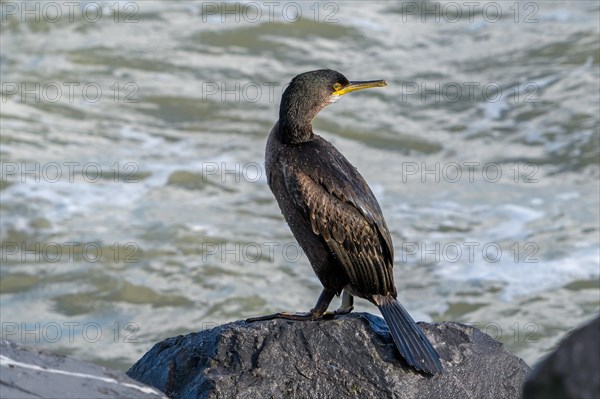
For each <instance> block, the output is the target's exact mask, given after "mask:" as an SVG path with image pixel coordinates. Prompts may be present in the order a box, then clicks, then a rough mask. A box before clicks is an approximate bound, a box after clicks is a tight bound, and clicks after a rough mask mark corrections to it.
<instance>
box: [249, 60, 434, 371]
mask: <svg viewBox="0 0 600 399" xmlns="http://www.w3.org/2000/svg"><path fill="white" fill-rule="evenodd" d="M386 85H387V83H386V82H385V81H384V80H374V81H365V82H350V81H348V79H346V77H345V76H344V75H342V74H341V73H339V72H336V71H333V70H330V69H321V70H317V71H311V72H306V73H303V74H300V75H298V76H296V77H295V78H294V79H292V81H291V82H290V84H289V86H288V87H287V88H286V90H285V91H284V93H283V96H282V98H281V106H280V108H279V121H278V122H277V123H276V124H275V126H273V129H272V130H271V133H270V135H269V139H268V141H267V148H266V154H265V166H266V171H267V180H268V184H269V187H270V188H271V191H272V192H273V194H274V195H275V198H276V199H277V202H278V203H279V207H280V208H281V212H282V213H283V216H284V217H285V219H286V221H287V223H288V225H289V226H290V229H291V230H292V232H293V234H294V237H295V238H296V240H297V241H298V243H299V244H300V246H301V247H302V249H303V250H304V252H305V253H306V255H307V257H308V259H309V261H310V263H311V265H312V267H313V269H314V271H315V273H316V275H317V277H318V278H319V280H320V281H321V283H322V284H323V291H322V292H321V295H320V297H319V299H318V301H317V304H316V306H315V307H314V308H313V309H311V310H310V311H309V312H307V313H285V312H284V313H276V314H273V315H268V316H262V317H256V318H251V319H248V321H249V322H253V321H258V320H270V319H274V318H284V319H291V320H317V319H320V318H323V317H324V316H328V317H331V316H332V315H337V314H345V313H349V312H351V311H352V309H353V296H358V297H360V298H364V299H366V300H368V301H370V302H372V303H373V304H375V305H376V306H377V307H378V308H379V310H380V311H381V314H382V315H383V317H384V319H385V321H386V322H387V324H388V326H389V328H390V332H391V334H392V337H393V340H394V342H395V344H396V346H397V348H398V350H399V352H400V354H401V355H402V356H403V357H404V359H405V360H406V362H407V363H408V364H409V365H411V366H412V367H414V368H415V369H417V370H421V371H423V372H426V373H429V374H435V373H440V372H441V371H442V365H441V363H440V359H439V355H438V353H437V352H436V351H435V349H434V348H433V346H432V345H431V343H430V342H429V341H428V339H427V337H426V336H425V334H424V333H423V332H422V331H421V329H420V328H419V327H418V326H417V324H416V323H415V322H414V320H413V319H412V317H411V316H410V315H409V314H408V312H407V311H406V309H404V307H403V306H402V305H401V304H400V302H398V301H397V300H396V296H397V294H396V287H395V284H394V276H393V274H392V268H393V262H394V248H393V246H392V238H391V236H390V233H389V230H388V228H387V225H386V223H385V220H384V218H383V215H382V213H381V209H380V207H379V204H378V203H377V200H376V199H375V196H374V195H373V192H372V191H371V189H370V188H369V186H368V185H367V183H366V182H365V180H364V179H363V177H362V176H361V175H360V174H359V173H358V171H357V170H356V168H355V167H354V166H352V164H350V162H348V160H347V159H346V158H345V157H344V156H343V155H342V154H341V153H340V152H339V151H338V150H337V149H335V147H334V146H333V145H331V144H330V143H329V142H328V141H327V140H325V139H323V138H322V137H320V136H318V135H316V134H314V133H313V129H312V125H311V122H312V120H313V118H314V117H315V116H316V115H317V113H318V112H319V111H320V110H321V109H323V108H324V107H325V106H327V105H328V104H330V103H332V102H335V101H336V100H337V99H338V98H339V97H340V96H342V95H344V94H346V93H350V92H352V91H356V90H361V89H366V88H370V87H382V86H386ZM342 291H343V296H342V306H341V307H340V308H339V309H338V310H336V311H335V312H327V308H328V307H329V304H330V302H331V300H332V299H333V297H334V296H336V295H340V293H342Z"/></svg>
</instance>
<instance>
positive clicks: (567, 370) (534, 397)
mask: <svg viewBox="0 0 600 399" xmlns="http://www.w3.org/2000/svg"><path fill="white" fill-rule="evenodd" d="M523 398H524V399H552V398H557V399H564V398H571V399H578V398H581V399H588V398H589V399H595V398H600V317H597V318H596V319H594V320H593V321H591V322H590V323H588V324H586V325H584V326H583V327H580V328H578V329H576V330H575V331H573V332H572V333H571V334H570V335H569V336H568V337H567V338H565V339H564V340H563V341H562V342H561V343H560V345H559V346H558V349H556V350H555V351H554V352H552V353H551V354H550V355H549V356H548V357H546V358H545V359H544V360H542V361H541V362H540V363H539V364H538V365H536V366H535V368H534V370H533V372H532V373H531V375H530V377H529V379H528V380H527V383H526V384H525V389H524V392H523Z"/></svg>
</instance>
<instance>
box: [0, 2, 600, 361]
mask: <svg viewBox="0 0 600 399" xmlns="http://www.w3.org/2000/svg"><path fill="white" fill-rule="evenodd" d="M24 4H25V3H22V2H2V10H1V11H2V35H1V41H2V42H1V45H2V46H1V48H2V49H1V51H2V53H1V61H0V68H1V70H0V71H1V74H2V99H1V102H0V106H1V116H2V119H1V133H2V135H1V156H2V185H1V186H0V195H1V200H2V204H1V216H2V220H1V227H2V230H1V240H2V267H1V280H0V288H1V291H0V292H1V295H0V300H1V307H0V314H1V318H2V337H3V338H8V339H12V340H15V341H17V342H21V343H24V344H28V345H38V346H40V347H46V348H50V349H52V350H55V351H62V352H64V353H71V354H74V355H77V356H79V357H81V358H85V359H88V360H92V361H95V362H98V363H102V364H106V365H110V366H112V367H116V368H121V369H127V368H128V367H129V366H130V365H131V364H132V363H133V362H134V361H135V360H137V359H138V358H139V357H140V356H141V355H142V354H143V353H144V352H145V351H146V350H148V349H149V348H150V347H151V345H153V343H155V342H157V341H159V340H162V339H164V338H167V337H169V336H173V335H176V334H184V333H188V332H192V331H197V330H200V329H204V328H208V327H210V326H213V325H215V324H218V323H224V322H228V321H233V320H238V319H241V318H245V317H249V316H255V315H260V314H264V313H267V312H273V311H279V310H293V311H305V310H308V309H310V308H311V307H312V306H313V305H314V303H315V301H316V299H317V297H318V294H319V292H320V288H321V286H320V283H319V282H318V280H317V279H316V277H315V276H314V274H313V272H312V270H311V268H310V265H309V264H308V261H307V259H306V257H305V256H304V255H302V254H301V253H300V252H299V248H298V246H297V244H296V243H295V241H294V239H293V236H292V235H291V233H290V231H289V229H288V227H287V225H286V224H285V222H284V220H283V218H282V216H281V214H280V211H279V209H278V207H277V204H276V202H275V200H274V198H273V196H272V194H271V192H270V191H269V189H268V187H267V184H266V179H265V174H264V170H263V159H264V145H265V141H266V137H267V135H268V132H269V130H270V129H271V127H272V125H273V123H274V122H275V121H276V119H277V114H278V106H279V98H280V96H281V93H282V90H283V89H284V88H285V84H286V82H289V80H290V79H291V78H292V77H293V76H294V75H296V74H298V73H301V72H304V71H307V70H312V69H317V68H323V67H327V68H332V69H336V70H339V71H341V72H342V73H344V74H345V75H346V76H347V77H348V78H349V79H351V80H352V79H353V80H370V79H386V80H387V81H388V86H387V87H386V88H377V89H372V90H368V91H364V92H360V93H352V94H349V95H347V96H344V97H343V98H342V99H340V100H339V102H338V103H337V104H333V105H331V106H329V107H328V108H327V109H325V110H324V111H322V112H321V114H320V115H319V116H318V117H317V119H316V120H315V121H314V124H313V126H314V129H315V130H316V131H318V132H319V133H320V134H321V135H322V136H324V137H326V138H327V139H328V140H330V141H331V142H333V143H334V145H336V146H337V147H338V148H339V149H340V151H341V152H342V153H344V154H345V155H346V156H347V158H348V159H349V160H350V161H351V162H352V163H353V164H354V165H355V166H356V167H357V168H358V170H359V171H360V172H361V174H362V175H363V176H364V177H365V179H366V180H367V181H368V182H369V184H370V186H371V188H372V189H373V191H374V193H375V195H376V196H377V198H378V200H379V202H380V205H381V208H382V210H383V213H384V215H385V217H386V220H387V224H388V226H389V228H390V230H391V233H392V237H393V240H394V246H395V252H396V255H395V257H396V262H395V264H396V265H395V269H394V271H395V279H396V284H397V286H398V291H399V296H400V298H401V300H402V302H403V303H404V304H405V306H406V307H407V308H408V309H409V310H410V312H411V313H412V314H413V315H414V316H415V318H416V319H420V320H433V321H445V320H454V321H461V322H465V323H471V324H473V325H475V326H477V327H479V328H481V329H483V330H484V331H486V332H487V333H488V334H490V335H492V336H493V337H495V338H497V339H499V340H501V341H502V342H504V343H505V344H506V346H507V347H508V348H509V349H510V350H512V351H513V352H514V353H516V354H517V355H519V356H521V357H523V358H524V359H525V360H526V361H527V362H528V363H530V364H533V363H534V362H535V361H536V360H537V359H538V358H539V357H540V356H542V355H543V354H545V353H547V352H548V351H549V350H551V349H552V348H553V347H554V346H555V345H556V343H557V342H558V341H559V340H560V339H561V338H562V337H563V336H564V335H565V334H566V333H567V332H568V331H570V330H571V329H572V328H574V327H575V326H576V325H579V324H581V323H582V322H585V321H586V320H588V319H590V318H592V317H593V316H594V315H596V314H597V313H598V310H599V308H600V303H599V291H600V284H599V278H600V276H599V275H600V273H599V268H600V260H599V256H600V255H599V249H598V248H599V231H598V229H599V183H598V181H599V180H598V177H599V156H600V155H599V154H600V153H599V148H600V147H599V133H598V129H599V112H598V111H599V107H600V102H599V94H598V93H599V91H598V90H599V83H600V78H599V65H600V56H599V54H600V52H599V51H600V45H599V39H598V37H599V36H598V35H599V33H600V28H599V25H598V24H599V23H598V21H599V14H600V12H599V6H598V3H597V2H596V1H577V2H550V1H543V2H541V1H537V2H535V1H534V2H525V1H522V2H517V1H514V2H513V1H496V2H441V3H435V2H426V3H416V2H398V3H394V2H380V3H373V2H369V3H367V2H363V3H361V2H323V3H309V2H306V3H302V4H300V3H284V2H270V3H268V2H267V3H261V2H251V3H247V4H246V3H244V4H242V3H236V2H227V3H221V2H204V3H200V2H192V3H180V2H177V3H175V2H167V1H165V2H159V1H148V2H126V1H122V2H106V3H104V2H102V3H95V2H73V3H69V5H65V4H62V3H61V2H56V3H47V2H41V3H32V2H29V3H28V5H27V6H25V5H24ZM25 7H27V8H26V9H25ZM335 305H337V303H336V304H332V307H333V306H335ZM356 309H357V310H359V311H368V312H377V309H376V308H375V307H373V306H372V305H370V304H369V303H367V302H366V301H362V300H359V301H358V303H357V304H356Z"/></svg>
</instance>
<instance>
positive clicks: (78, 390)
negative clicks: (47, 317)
mask: <svg viewBox="0 0 600 399" xmlns="http://www.w3.org/2000/svg"><path fill="white" fill-rule="evenodd" d="M0 398H2V399H12V398H53V399H54V398H61V399H69V398H77V399H86V398H90V399H91V398H94V399H104V398H131V399H136V398H140V399H141V398H148V399H157V398H166V397H165V396H164V395H163V394H162V393H161V392H158V391H157V390H156V389H155V388H151V387H148V386H145V385H143V384H140V383H139V382H137V381H135V380H132V379H131V378H129V377H127V376H126V375H124V374H122V373H120V372H118V371H113V370H109V369H107V368H105V367H101V366H97V365H95V364H92V363H87V362H83V361H81V360H76V359H73V358H70V357H67V356H62V355H55V354H52V353H48V352H45V351H41V350H36V349H32V348H27V347H23V346H20V345H17V344H15V343H14V342H10V341H1V342H0Z"/></svg>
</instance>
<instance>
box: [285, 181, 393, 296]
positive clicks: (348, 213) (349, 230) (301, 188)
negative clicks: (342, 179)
mask: <svg viewBox="0 0 600 399" xmlns="http://www.w3.org/2000/svg"><path fill="white" fill-rule="evenodd" d="M285 181H286V186H287V188H288V190H289V192H290V194H292V195H293V196H294V198H295V199H296V203H297V205H298V206H299V207H300V208H302V209H303V210H304V212H305V215H306V217H307V222H308V223H309V224H310V226H311V228H312V230H313V232H314V233H315V234H318V235H320V236H322V237H323V239H324V240H325V242H326V243H327V245H328V247H329V248H330V250H331V251H332V253H333V254H334V255H335V256H336V257H337V259H338V260H339V262H340V263H341V265H342V266H343V268H344V270H345V271H346V273H347V275H348V278H349V280H350V284H351V286H352V287H353V288H354V289H355V290H357V291H358V292H359V293H364V294H365V296H368V295H375V294H381V295H386V294H388V293H390V292H395V288H394V282H393V276H392V261H393V259H390V258H389V254H388V253H387V252H389V251H388V250H387V245H388V243H387V242H385V241H386V240H382V235H381V233H380V232H379V227H378V226H377V224H376V223H374V222H373V221H370V220H368V219H367V218H366V217H365V215H364V214H363V212H361V210H359V209H358V208H357V207H356V205H355V204H354V203H353V202H349V201H344V200H343V198H339V197H344V196H345V195H348V193H347V191H348V190H349V188H347V187H344V188H343V189H342V190H341V192H338V193H335V194H337V195H334V194H333V193H332V192H330V191H328V189H327V187H326V186H324V185H323V184H320V183H319V182H316V181H315V180H313V179H312V178H311V177H310V176H308V175H307V174H305V173H303V172H302V171H299V170H295V173H289V174H287V173H286V179H285ZM345 191H346V192H345ZM350 194H352V193H350ZM386 233H387V231H386Z"/></svg>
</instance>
